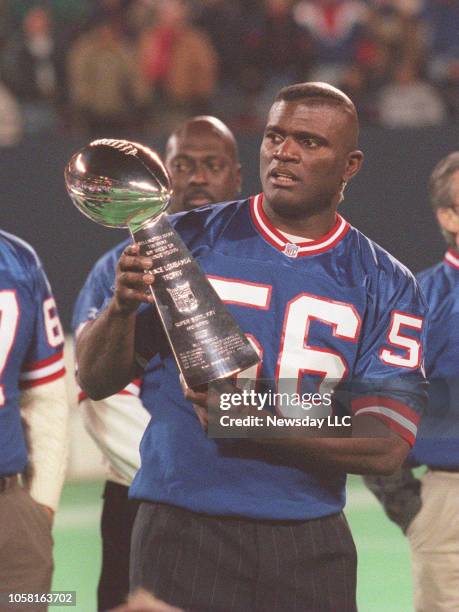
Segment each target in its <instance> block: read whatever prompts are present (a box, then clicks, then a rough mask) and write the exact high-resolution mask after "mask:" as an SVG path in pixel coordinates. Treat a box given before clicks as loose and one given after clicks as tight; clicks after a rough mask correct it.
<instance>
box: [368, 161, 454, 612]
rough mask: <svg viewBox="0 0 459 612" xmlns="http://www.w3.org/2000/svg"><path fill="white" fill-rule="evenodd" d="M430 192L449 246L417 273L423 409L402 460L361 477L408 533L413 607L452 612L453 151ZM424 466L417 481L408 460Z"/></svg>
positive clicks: (439, 167)
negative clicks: (421, 300) (423, 327)
mask: <svg viewBox="0 0 459 612" xmlns="http://www.w3.org/2000/svg"><path fill="white" fill-rule="evenodd" d="M430 195H431V202H432V207H433V209H434V211H435V214H436V217H437V220H438V223H439V226H440V229H441V231H442V233H443V235H444V237H445V240H446V243H447V246H448V250H447V251H446V254H445V257H444V259H443V261H442V262H441V263H439V264H437V265H436V266H433V267H432V268H429V269H428V270H425V271H424V272H421V273H420V274H419V276H418V280H419V283H420V285H421V288H422V290H423V292H424V295H425V298H426V300H427V303H428V304H429V306H430V310H429V313H428V318H427V321H428V336H427V351H426V374H427V376H428V378H429V382H430V385H429V408H428V411H427V413H426V415H425V416H424V417H423V419H422V420H421V426H420V432H419V437H418V440H417V442H416V444H415V446H414V448H413V450H412V452H411V455H410V457H409V464H408V465H406V466H405V467H404V468H403V469H402V470H400V471H399V472H397V473H396V474H394V475H393V476H391V477H387V478H386V477H374V476H366V477H365V482H366V484H367V485H368V486H369V488H370V489H371V490H372V491H373V493H374V494H375V495H376V497H377V498H378V499H379V500H380V501H381V503H382V505H383V507H384V510H385V511H386V514H387V515H388V516H389V518H390V519H391V520H393V521H394V522H395V523H396V524H397V525H399V527H400V528H401V529H402V530H403V532H404V533H405V534H406V535H407V536H408V540H409V543H410V547H411V555H412V562H413V581H414V602H415V609H416V612H450V611H451V610H459V588H458V587H459V583H458V571H459V569H458V568H459V524H458V520H457V517H458V516H459V152H455V153H451V154H450V155H448V156H447V157H446V158H444V159H443V160H441V161H440V162H439V164H438V165H437V166H436V167H435V169H434V171H433V173H432V176H431V179H430ZM413 465H426V466H427V467H428V470H427V472H426V473H425V474H424V475H423V476H422V478H421V480H418V479H417V478H416V477H415V476H414V474H413V473H412V468H411V466H413Z"/></svg>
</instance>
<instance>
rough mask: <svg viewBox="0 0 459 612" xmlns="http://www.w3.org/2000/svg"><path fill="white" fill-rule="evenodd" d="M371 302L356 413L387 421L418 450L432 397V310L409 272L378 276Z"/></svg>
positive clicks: (360, 359) (365, 325) (354, 392)
mask: <svg viewBox="0 0 459 612" xmlns="http://www.w3.org/2000/svg"><path fill="white" fill-rule="evenodd" d="M369 296H370V298H369V299H370V303H369V308H368V312H367V316H366V318H365V321H364V322H363V330H362V336H361V337H362V338H363V340H362V343H361V347H360V351H359V355H358V360H357V363H356V364H355V369H354V380H353V381H352V402H351V406H352V412H353V414H354V415H363V414H369V415H372V416H374V417H376V418H378V419H380V420H382V421H384V422H385V423H386V424H387V425H388V426H389V427H390V428H391V429H393V430H394V431H395V432H396V433H398V434H399V435H400V436H401V437H402V438H404V439H405V440H406V441H407V442H408V443H409V444H410V445H411V446H412V445H413V444H414V441H415V438H416V434H417V427H418V423H419V420H420V416H421V414H422V412H423V410H424V408H425V404H426V397H427V396H426V383H425V376H424V363H423V353H424V345H425V333H426V332H425V324H424V316H425V314H426V306H425V303H424V300H423V298H422V295H421V292H420V290H419V287H418V285H417V283H416V281H415V280H414V278H413V277H412V276H411V275H410V274H409V273H408V272H407V271H404V270H400V271H398V273H397V274H393V275H390V274H388V272H387V271H385V273H384V274H380V275H378V277H377V279H375V283H374V284H373V286H372V288H371V291H370V292H369Z"/></svg>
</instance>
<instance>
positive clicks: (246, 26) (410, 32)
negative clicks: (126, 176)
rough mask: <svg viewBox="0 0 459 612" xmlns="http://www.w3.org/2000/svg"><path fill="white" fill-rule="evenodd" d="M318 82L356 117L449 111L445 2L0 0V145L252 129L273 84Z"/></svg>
mask: <svg viewBox="0 0 459 612" xmlns="http://www.w3.org/2000/svg"><path fill="white" fill-rule="evenodd" d="M304 80H321V81H328V82H330V83H332V84H335V85H337V86H338V87H340V88H341V89H343V90H344V91H345V92H347V93H348V94H349V95H350V96H351V97H352V99H353V100H354V102H355V103H356V105H357V107H358V109H359V111H360V116H361V119H362V122H363V124H372V125H383V126H386V127H389V128H392V127H419V126H428V125H440V124H442V123H444V122H446V121H451V120H456V121H458V120H459V0H41V1H39V0H21V1H19V0H0V111H1V112H0V144H10V143H14V142H16V141H17V140H18V139H20V138H21V136H22V135H23V134H32V133H44V132H50V131H52V130H57V131H59V130H60V131H66V130H72V131H78V130H84V131H86V132H87V133H88V134H90V135H91V136H96V135H115V134H116V135H118V136H123V134H126V133H128V132H132V131H133V130H136V131H141V130H144V129H150V128H152V129H158V130H164V131H168V130H170V129H171V128H172V127H173V126H174V125H175V124H176V123H177V122H178V121H181V120H183V119H184V118H185V117H187V116H190V115H195V114H201V113H212V114H215V115H217V116H219V117H221V118H222V119H223V120H224V121H226V122H227V123H228V124H229V125H230V126H231V127H233V128H235V129H238V128H243V129H245V130H252V129H253V130H257V129H258V128H259V126H260V124H263V121H264V118H265V113H266V110H267V108H269V105H270V102H271V101H272V98H273V96H274V95H275V93H276V91H277V90H278V89H279V88H280V87H282V86H283V85H286V84H288V83H292V82H296V81H304Z"/></svg>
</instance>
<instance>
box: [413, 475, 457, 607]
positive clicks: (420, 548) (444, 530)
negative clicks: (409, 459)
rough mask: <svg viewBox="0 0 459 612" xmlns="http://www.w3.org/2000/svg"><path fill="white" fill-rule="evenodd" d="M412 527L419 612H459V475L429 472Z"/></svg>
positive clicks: (414, 577) (414, 582)
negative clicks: (418, 510)
mask: <svg viewBox="0 0 459 612" xmlns="http://www.w3.org/2000/svg"><path fill="white" fill-rule="evenodd" d="M421 498H422V508H421V510H420V512H419V513H418V514H417V515H416V516H415V518H414V520H413V522H412V523H411V524H410V526H409V527H408V531H407V536H408V540H409V542H410V547H411V556H412V565H413V588H414V607H415V610H416V612H459V472H440V471H428V472H426V474H424V476H423V477H422V490H421Z"/></svg>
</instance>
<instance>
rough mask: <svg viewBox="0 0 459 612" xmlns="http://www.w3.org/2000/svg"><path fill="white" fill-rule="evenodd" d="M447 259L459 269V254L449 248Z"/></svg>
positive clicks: (446, 254)
mask: <svg viewBox="0 0 459 612" xmlns="http://www.w3.org/2000/svg"><path fill="white" fill-rule="evenodd" d="M445 259H446V261H447V262H448V263H450V264H452V266H453V267H454V268H457V269H459V256H457V255H455V253H453V250H452V249H448V251H446V253H445Z"/></svg>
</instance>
